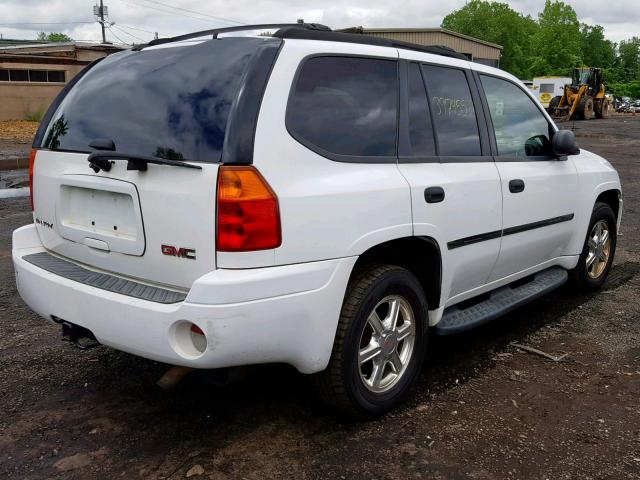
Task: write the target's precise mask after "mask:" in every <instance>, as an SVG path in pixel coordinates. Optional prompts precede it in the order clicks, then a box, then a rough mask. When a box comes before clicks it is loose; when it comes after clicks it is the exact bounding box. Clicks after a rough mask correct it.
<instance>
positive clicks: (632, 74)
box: [617, 37, 640, 82]
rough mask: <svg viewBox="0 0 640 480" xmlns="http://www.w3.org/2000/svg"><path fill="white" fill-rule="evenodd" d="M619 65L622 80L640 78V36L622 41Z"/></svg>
mask: <svg viewBox="0 0 640 480" xmlns="http://www.w3.org/2000/svg"><path fill="white" fill-rule="evenodd" d="M617 66H618V75H619V78H620V80H622V81H624V82H630V81H632V80H640V38H638V37H633V38H630V39H629V40H622V41H621V42H620V45H619V46H618V65H617Z"/></svg>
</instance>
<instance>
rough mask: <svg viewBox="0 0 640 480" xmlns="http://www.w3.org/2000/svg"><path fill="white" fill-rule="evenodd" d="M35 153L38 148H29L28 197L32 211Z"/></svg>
mask: <svg viewBox="0 0 640 480" xmlns="http://www.w3.org/2000/svg"><path fill="white" fill-rule="evenodd" d="M36 153H38V150H36V149H35V148H32V149H31V154H29V197H30V198H31V210H32V211H33V168H34V167H35V164H36Z"/></svg>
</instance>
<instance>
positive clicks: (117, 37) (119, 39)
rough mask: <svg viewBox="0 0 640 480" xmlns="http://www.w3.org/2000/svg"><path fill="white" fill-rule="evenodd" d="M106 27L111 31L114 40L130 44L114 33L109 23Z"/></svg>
mask: <svg viewBox="0 0 640 480" xmlns="http://www.w3.org/2000/svg"><path fill="white" fill-rule="evenodd" d="M107 28H108V29H109V32H111V35H113V36H114V37H116V40H118V41H119V42H120V43H123V44H124V45H130V44H129V43H127V42H125V41H124V40H122V39H121V38H120V37H119V36H118V35H116V33H115V32H114V31H113V29H112V28H111V25H107Z"/></svg>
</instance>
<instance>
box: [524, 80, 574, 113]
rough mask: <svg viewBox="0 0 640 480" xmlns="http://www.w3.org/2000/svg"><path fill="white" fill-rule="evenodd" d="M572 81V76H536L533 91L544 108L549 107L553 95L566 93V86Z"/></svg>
mask: <svg viewBox="0 0 640 480" xmlns="http://www.w3.org/2000/svg"><path fill="white" fill-rule="evenodd" d="M568 83H571V78H570V77H534V79H533V93H534V95H535V96H536V97H537V98H538V100H540V103H541V104H542V106H543V107H544V108H548V107H549V102H550V101H551V99H552V98H553V97H557V96H562V95H563V94H564V86H565V85H566V84H568Z"/></svg>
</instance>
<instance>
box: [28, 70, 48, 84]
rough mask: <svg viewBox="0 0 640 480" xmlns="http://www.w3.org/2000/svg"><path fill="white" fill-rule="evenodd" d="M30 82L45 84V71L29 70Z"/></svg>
mask: <svg viewBox="0 0 640 480" xmlns="http://www.w3.org/2000/svg"><path fill="white" fill-rule="evenodd" d="M29 81H30V82H46V81H47V72H46V70H29Z"/></svg>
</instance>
